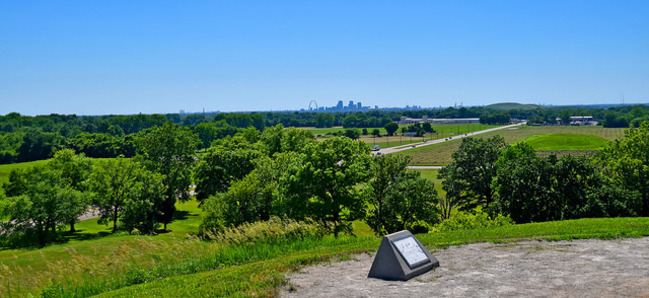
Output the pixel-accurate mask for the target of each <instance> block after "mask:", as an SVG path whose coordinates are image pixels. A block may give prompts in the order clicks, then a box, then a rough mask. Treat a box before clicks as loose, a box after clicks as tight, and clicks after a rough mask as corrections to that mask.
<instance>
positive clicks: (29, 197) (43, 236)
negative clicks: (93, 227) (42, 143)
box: [0, 167, 83, 247]
mask: <svg viewBox="0 0 649 298" xmlns="http://www.w3.org/2000/svg"><path fill="white" fill-rule="evenodd" d="M25 175H26V176H25V180H26V181H27V184H26V189H24V192H22V193H21V194H20V195H18V196H11V197H8V198H6V199H5V200H4V201H3V202H0V204H2V206H0V210H2V215H4V216H8V217H9V219H10V220H11V222H12V224H13V225H14V226H16V227H18V228H21V227H22V228H23V229H28V230H29V229H33V230H35V232H36V235H37V238H38V243H39V245H40V246H41V247H42V246H45V244H47V242H48V241H51V240H53V239H54V238H55V236H56V228H57V226H59V225H60V224H61V223H69V222H71V221H73V220H76V217H77V216H78V214H79V206H83V195H82V194H81V192H80V191H78V190H75V189H73V188H72V187H70V186H68V185H66V183H64V181H63V175H62V173H61V171H60V170H53V169H49V168H47V167H34V168H32V169H30V170H27V171H26V172H25Z"/></svg>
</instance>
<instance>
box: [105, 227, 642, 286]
mask: <svg viewBox="0 0 649 298" xmlns="http://www.w3.org/2000/svg"><path fill="white" fill-rule="evenodd" d="M647 235H649V218H614V219H581V220H572V221H562V222H547V223H533V224H524V225H513V226H504V227H498V228H489V229H476V230H462V231H452V232H444V233H431V234H420V235H417V237H418V239H419V240H420V241H421V242H422V243H423V244H424V245H426V246H427V247H428V248H429V249H432V250H433V251H435V250H437V249H442V248H446V247H448V246H451V245H461V244H468V243H476V242H494V243H503V242H515V241H520V240H526V239H538V240H551V241H554V240H572V239H584V238H602V239H613V238H618V237H642V236H647ZM345 239H347V238H339V239H328V240H323V242H324V243H323V245H322V246H317V247H313V248H311V249H306V250H300V251H296V252H293V253H288V254H286V255H281V256H277V257H273V258H269V259H266V260H260V261H255V262H250V263H244V264H237V265H232V266H228V267H223V268H219V269H216V270H213V271H206V272H200V273H195V274H189V275H181V276H174V277H171V278H166V279H161V280H157V281H152V282H148V283H145V284H139V285H135V286H131V287H126V288H122V289H119V290H116V291H113V292H108V293H105V294H103V295H101V296H102V297H132V296H168V297H175V296H262V295H263V296H276V295H278V291H279V287H281V286H283V285H286V284H287V280H286V278H285V274H288V273H291V272H294V271H296V270H299V269H300V268H302V267H304V266H307V265H311V264H315V263H320V262H326V261H337V260H341V259H346V257H344V256H346V255H349V254H354V253H364V252H369V251H374V250H376V249H377V248H378V245H379V242H380V240H379V239H378V238H356V239H355V240H354V239H350V240H351V241H349V242H346V241H345Z"/></svg>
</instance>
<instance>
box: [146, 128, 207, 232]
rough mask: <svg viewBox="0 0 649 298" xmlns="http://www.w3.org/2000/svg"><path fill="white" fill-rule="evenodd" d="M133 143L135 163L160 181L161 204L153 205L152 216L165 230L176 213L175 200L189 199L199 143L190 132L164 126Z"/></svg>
mask: <svg viewBox="0 0 649 298" xmlns="http://www.w3.org/2000/svg"><path fill="white" fill-rule="evenodd" d="M137 143H138V155H137V156H136V160H138V161H141V162H142V164H143V165H144V166H145V167H146V168H147V169H149V170H150V171H153V172H156V173H159V174H161V175H163V177H164V178H163V184H164V186H165V190H166V193H165V200H164V201H162V202H159V203H158V204H157V205H156V208H157V209H158V211H160V212H159V213H157V215H156V216H157V218H158V221H159V222H161V223H163V224H164V229H165V230H166V229H167V224H168V223H169V222H170V221H171V220H172V219H173V214H174V212H175V210H176V207H175V204H176V199H177V198H179V199H180V200H188V199H189V193H188V191H189V185H190V184H191V172H192V168H193V166H194V163H195V150H196V148H197V146H198V143H199V139H198V137H197V136H196V134H194V133H192V132H191V131H189V130H187V129H183V128H181V127H180V126H178V125H177V124H173V123H171V122H167V123H165V124H164V125H163V126H161V127H157V128H154V129H153V130H151V131H150V132H148V133H145V134H143V135H141V136H140V137H139V139H138V142H137Z"/></svg>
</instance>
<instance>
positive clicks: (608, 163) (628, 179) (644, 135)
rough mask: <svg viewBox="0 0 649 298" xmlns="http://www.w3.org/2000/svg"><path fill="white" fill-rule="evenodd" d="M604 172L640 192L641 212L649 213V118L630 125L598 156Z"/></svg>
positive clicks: (614, 179) (628, 188)
mask: <svg viewBox="0 0 649 298" xmlns="http://www.w3.org/2000/svg"><path fill="white" fill-rule="evenodd" d="M597 160H598V163H599V164H600V165H601V166H602V167H603V171H604V174H605V175H606V176H607V177H609V178H610V179H611V180H612V181H613V182H614V183H615V184H617V185H620V186H621V187H622V188H623V189H624V190H626V191H628V192H635V193H637V194H638V195H639V197H640V199H641V202H642V207H641V211H640V215H641V216H649V183H647V181H649V121H645V122H642V124H640V127H637V128H635V127H633V126H631V127H630V128H629V129H627V130H625V131H624V138H623V139H618V140H615V142H612V143H611V144H610V145H609V146H608V147H607V148H605V149H604V150H602V151H600V153H599V154H598V156H597Z"/></svg>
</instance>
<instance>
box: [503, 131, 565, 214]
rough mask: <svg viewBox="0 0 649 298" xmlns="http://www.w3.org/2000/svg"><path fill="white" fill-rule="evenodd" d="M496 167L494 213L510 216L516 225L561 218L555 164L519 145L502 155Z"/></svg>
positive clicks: (523, 145) (522, 144)
mask: <svg viewBox="0 0 649 298" xmlns="http://www.w3.org/2000/svg"><path fill="white" fill-rule="evenodd" d="M555 160H556V159H555ZM497 168H498V171H497V176H496V178H495V179H494V181H493V189H494V191H495V201H494V202H493V203H492V205H491V206H490V209H491V210H492V214H495V213H502V214H503V215H511V218H512V219H513V220H514V221H515V222H516V223H527V222H542V221H548V220H558V219H559V218H558V217H557V213H558V212H557V211H560V210H561V206H560V204H559V201H560V198H559V197H558V196H557V195H558V193H557V192H556V191H555V190H554V188H553V186H554V173H553V171H554V169H553V164H552V162H548V161H547V160H546V159H544V158H541V157H537V156H536V152H535V151H534V149H533V148H532V147H531V146H530V145H529V144H527V143H519V144H516V145H514V146H511V147H509V148H507V149H506V150H505V151H504V152H503V155H502V156H501V158H500V159H499V160H498V167H497Z"/></svg>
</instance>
